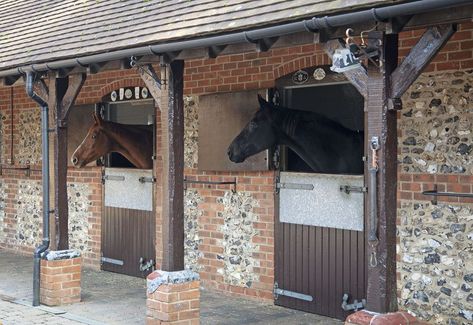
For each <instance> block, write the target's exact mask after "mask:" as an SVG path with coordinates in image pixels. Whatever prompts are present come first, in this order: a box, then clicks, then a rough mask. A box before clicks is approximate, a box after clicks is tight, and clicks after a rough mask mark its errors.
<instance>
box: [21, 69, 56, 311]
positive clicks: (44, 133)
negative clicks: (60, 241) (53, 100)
mask: <svg viewBox="0 0 473 325" xmlns="http://www.w3.org/2000/svg"><path fill="white" fill-rule="evenodd" d="M33 87H34V81H33V73H31V72H29V73H27V74H26V93H27V94H28V96H30V97H31V98H32V99H33V100H34V101H35V102H37V103H38V104H39V105H40V107H41V142H42V163H41V170H42V182H43V242H42V243H41V244H40V245H39V246H38V247H36V249H35V251H34V254H33V306H39V290H40V267H41V254H42V253H43V252H45V251H46V250H47V249H48V248H49V242H50V239H49V139H48V138H49V136H48V128H49V121H48V104H47V103H46V102H45V101H44V100H43V99H42V98H41V97H39V96H38V95H37V94H36V93H35V92H34V90H33Z"/></svg>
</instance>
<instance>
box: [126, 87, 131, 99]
mask: <svg viewBox="0 0 473 325" xmlns="http://www.w3.org/2000/svg"><path fill="white" fill-rule="evenodd" d="M131 97H133V92H132V91H131V89H130V88H127V89H126V90H125V98H126V99H130V98H131Z"/></svg>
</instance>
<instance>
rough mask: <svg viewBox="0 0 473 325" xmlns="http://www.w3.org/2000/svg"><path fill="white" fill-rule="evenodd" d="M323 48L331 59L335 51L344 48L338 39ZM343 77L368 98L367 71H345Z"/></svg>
mask: <svg viewBox="0 0 473 325" xmlns="http://www.w3.org/2000/svg"><path fill="white" fill-rule="evenodd" d="M323 48H324V50H325V53H327V55H328V56H329V57H330V59H332V57H333V54H334V53H335V50H336V49H338V48H342V45H341V44H340V41H339V40H338V39H336V40H330V41H328V42H326V43H324V45H323ZM343 75H344V76H345V77H346V78H347V79H348V81H350V83H351V84H352V85H353V86H354V87H355V88H356V89H357V90H358V91H359V92H360V94H361V95H362V96H363V97H364V98H366V97H367V95H368V90H367V80H368V74H367V73H366V70H365V69H364V68H363V67H361V68H358V69H355V70H349V71H345V72H343Z"/></svg>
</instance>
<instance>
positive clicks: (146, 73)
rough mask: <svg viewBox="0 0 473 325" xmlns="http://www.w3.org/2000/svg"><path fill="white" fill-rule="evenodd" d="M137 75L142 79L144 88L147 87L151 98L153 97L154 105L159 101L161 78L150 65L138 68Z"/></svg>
mask: <svg viewBox="0 0 473 325" xmlns="http://www.w3.org/2000/svg"><path fill="white" fill-rule="evenodd" d="M138 73H139V74H140V77H141V79H143V81H144V83H145V85H146V87H148V89H149V92H150V93H151V96H153V98H154V100H155V102H156V103H159V102H160V100H161V78H159V77H158V74H157V73H156V71H155V70H154V68H153V66H152V65H151V64H146V65H140V66H138Z"/></svg>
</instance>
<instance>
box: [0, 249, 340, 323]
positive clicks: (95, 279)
mask: <svg viewBox="0 0 473 325" xmlns="http://www.w3.org/2000/svg"><path fill="white" fill-rule="evenodd" d="M32 268H33V267H32V258H31V257H25V256H19V255H14V254H11V253H7V252H5V251H2V250H0V324H1V323H2V322H3V325H17V324H35V325H36V324H52V325H56V324H66V325H69V324H90V325H98V324H112V325H113V324H127V325H128V324H130V325H133V324H143V323H144V315H145V313H146V310H145V300H146V296H145V292H146V289H145V288H146V282H145V280H143V279H139V278H134V277H130V276H125V275H120V274H115V273H110V272H100V271H93V270H87V269H86V270H83V273H82V301H81V302H80V303H78V304H73V305H70V306H61V307H55V308H49V307H45V306H41V307H37V308H34V307H31V300H32V272H31V270H32ZM201 324H202V325H220V324H222V325H240V324H245V325H246V324H252V325H263V324H265V325H266V324H271V325H273V324H274V325H278V324H281V325H282V324H295V325H304V324H307V325H308V324H320V325H321V324H324V325H332V324H333V325H339V324H343V323H342V322H340V321H337V320H333V319H330V318H326V317H322V316H318V315H313V314H307V313H304V312H300V311H296V310H292V309H287V308H281V307H278V306H274V305H270V304H267V303H261V302H258V301H254V300H248V299H243V298H235V297H231V296H228V295H225V294H222V293H220V292H215V291H212V290H206V289H204V288H203V289H202V290H201Z"/></svg>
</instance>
